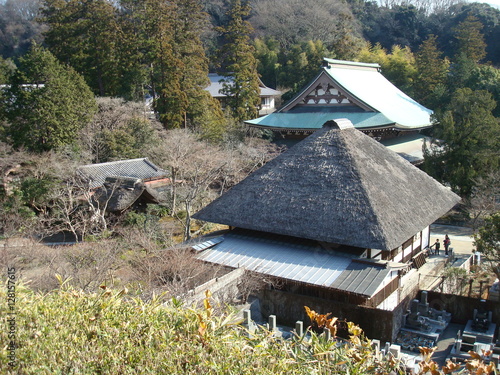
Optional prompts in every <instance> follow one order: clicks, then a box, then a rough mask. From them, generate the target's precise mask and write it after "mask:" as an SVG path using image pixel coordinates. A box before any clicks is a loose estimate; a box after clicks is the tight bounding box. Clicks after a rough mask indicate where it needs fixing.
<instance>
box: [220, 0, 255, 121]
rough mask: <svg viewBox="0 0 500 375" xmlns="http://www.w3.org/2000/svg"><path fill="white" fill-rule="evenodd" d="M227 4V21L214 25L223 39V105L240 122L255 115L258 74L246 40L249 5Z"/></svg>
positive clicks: (248, 27)
mask: <svg viewBox="0 0 500 375" xmlns="http://www.w3.org/2000/svg"><path fill="white" fill-rule="evenodd" d="M230 4H231V5H230V9H229V11H228V12H227V16H228V18H229V22H228V24H227V25H226V26H224V27H220V28H218V30H219V32H220V33H221V37H222V41H223V45H222V47H221V48H220V50H219V61H220V62H221V67H222V68H223V69H224V73H223V74H224V75H225V76H226V77H227V78H226V79H225V81H224V84H223V86H224V88H223V94H225V95H227V105H228V106H229V108H230V109H231V110H232V113H233V116H234V117H235V118H236V119H237V120H238V121H243V120H249V119H251V118H254V117H257V115H258V107H259V105H260V88H259V77H258V73H257V60H256V59H255V56H254V53H255V48H254V46H253V45H252V44H251V42H250V34H251V32H252V26H251V25H250V23H249V22H248V21H247V20H246V18H247V17H248V16H249V15H250V10H251V9H250V5H249V4H248V2H242V1H241V0H231V3H230Z"/></svg>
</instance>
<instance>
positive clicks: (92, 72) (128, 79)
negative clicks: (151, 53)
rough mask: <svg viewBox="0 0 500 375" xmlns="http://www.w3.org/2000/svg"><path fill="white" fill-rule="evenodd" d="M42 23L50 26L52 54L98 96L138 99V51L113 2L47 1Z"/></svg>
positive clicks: (91, 0) (48, 33)
mask: <svg viewBox="0 0 500 375" xmlns="http://www.w3.org/2000/svg"><path fill="white" fill-rule="evenodd" d="M40 20H41V21H42V22H44V23H45V24H47V25H48V30H47V31H46V32H45V42H46V43H47V45H48V46H49V49H50V51H51V52H52V53H53V54H54V55H55V56H56V57H57V58H58V59H59V60H60V61H63V62H65V63H68V64H70V65H71V66H72V67H73V68H74V69H75V70H76V71H78V72H79V73H80V74H82V75H83V76H84V77H85V80H86V81H87V83H88V85H89V86H90V87H91V88H92V89H93V90H94V92H95V93H96V94H98V95H100V96H121V97H124V98H127V99H132V98H137V97H138V94H139V90H138V89H137V85H138V84H139V85H140V84H141V83H142V82H139V83H138V82H137V81H138V80H139V78H138V77H137V75H138V74H139V72H140V69H138V67H137V65H136V63H135V62H136V61H137V60H136V56H135V54H134V52H135V50H134V49H133V48H132V47H131V45H130V39H129V38H128V37H127V36H126V35H125V34H124V30H123V25H122V23H121V20H120V18H119V13H118V9H117V8H115V7H114V6H113V3H112V2H110V1H106V0H83V1H80V0H68V1H61V0H44V3H43V8H42V17H41V19H40ZM124 78H125V79H124Z"/></svg>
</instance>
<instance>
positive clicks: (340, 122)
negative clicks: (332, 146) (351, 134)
mask: <svg viewBox="0 0 500 375" xmlns="http://www.w3.org/2000/svg"><path fill="white" fill-rule="evenodd" d="M323 127H324V128H330V129H339V130H343V129H354V125H353V124H352V122H351V121H350V120H349V119H346V118H337V119H334V120H328V121H327V122H325V123H324V124H323Z"/></svg>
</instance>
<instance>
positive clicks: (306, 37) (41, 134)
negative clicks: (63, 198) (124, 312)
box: [0, 0, 500, 234]
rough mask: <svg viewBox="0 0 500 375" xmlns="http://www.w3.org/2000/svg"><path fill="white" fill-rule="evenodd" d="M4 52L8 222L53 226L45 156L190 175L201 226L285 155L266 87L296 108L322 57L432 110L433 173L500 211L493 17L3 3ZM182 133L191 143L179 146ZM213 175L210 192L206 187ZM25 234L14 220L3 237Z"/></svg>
mask: <svg viewBox="0 0 500 375" xmlns="http://www.w3.org/2000/svg"><path fill="white" fill-rule="evenodd" d="M0 41H1V43H0V54H1V57H0V84H2V85H3V86H2V90H1V91H0V140H1V142H2V150H1V153H2V170H3V171H4V172H3V176H2V178H3V184H2V186H3V189H2V195H1V197H2V202H3V204H2V212H3V216H4V217H5V218H9V217H11V218H12V216H9V215H11V214H12V213H13V212H16V213H17V214H19V213H20V212H21V213H22V212H25V213H26V214H27V215H28V216H30V215H36V216H39V215H41V214H42V213H43V214H49V213H51V214H53V213H54V212H55V209H54V207H52V208H51V209H48V206H47V205H49V204H52V205H53V204H54V198H53V197H48V196H47V194H48V192H52V193H53V192H54V189H53V184H54V183H55V181H59V182H60V179H61V178H60V176H61V175H67V173H61V171H60V170H57V168H55V167H54V164H52V165H50V167H51V168H52V170H50V168H48V165H45V166H44V167H45V168H48V169H47V170H44V171H40V169H42V165H40V164H39V163H38V162H37V161H36V160H37V158H38V159H40V160H42V159H43V158H45V159H46V160H52V158H55V159H57V160H58V163H59V164H60V165H66V168H69V170H74V164H80V165H82V164H85V163H99V162H107V161H112V160H118V159H125V158H134V157H145V156H148V157H150V158H152V159H153V160H154V161H156V162H157V163H159V164H160V166H161V167H163V168H165V169H167V170H170V171H174V172H175V173H177V171H178V170H181V172H182V173H181V172H179V173H181V175H182V176H181V177H182V178H183V179H182V181H183V182H184V183H185V185H186V186H187V185H189V184H191V185H190V186H191V188H192V189H193V190H192V191H196V192H197V194H198V195H200V196H201V198H200V201H199V202H198V203H197V204H195V205H193V204H194V203H193V198H189V199H188V198H186V197H188V196H189V194H187V193H186V195H185V198H186V199H187V200H186V199H184V203H185V207H184V210H183V211H184V215H187V216H188V218H189V213H190V211H191V210H195V209H196V208H197V207H199V206H200V205H202V204H203V202H204V203H205V204H206V202H207V200H209V198H207V196H206V194H205V195H204V194H201V193H200V192H207V191H209V190H211V191H212V192H213V188H214V187H216V188H217V189H219V190H218V191H217V192H216V193H215V194H220V193H221V192H222V191H223V190H224V189H227V188H229V187H230V186H232V184H234V183H235V182H237V181H238V180H239V179H240V178H242V177H244V176H245V175H246V174H247V173H250V172H251V171H253V170H254V169H255V167H256V166H260V165H262V163H264V162H265V161H266V160H268V159H269V158H270V157H272V156H274V155H275V154H276V148H275V147H273V146H272V145H269V144H267V145H265V144H264V143H262V142H261V141H262V139H260V140H259V141H257V140H255V138H254V139H252V140H250V139H251V138H249V137H248V135H249V134H248V133H246V130H245V128H244V127H243V126H242V122H243V121H244V120H246V119H251V118H255V117H256V116H257V109H258V106H259V103H260V98H259V86H258V85H259V79H261V80H262V81H263V82H264V83H265V84H266V85H267V86H269V87H272V88H277V89H279V90H281V91H282V92H283V93H284V94H283V97H282V100H283V101H285V100H287V99H288V98H291V97H292V96H293V95H294V93H296V92H297V90H299V89H301V88H302V87H303V86H304V84H306V83H307V82H308V81H309V80H310V79H311V78H312V77H314V76H315V75H316V74H317V72H318V70H319V67H320V66H321V64H322V59H323V58H324V57H329V58H336V59H342V60H353V61H362V62H370V63H373V62H375V63H379V64H380V66H381V70H382V73H383V74H384V75H385V76H386V77H387V78H388V79H389V80H391V81H392V82H393V83H394V84H395V85H396V86H398V87H399V88H400V89H401V90H403V91H404V92H406V93H407V94H409V95H410V96H412V97H413V98H415V99H416V100H417V101H419V102H420V103H422V104H423V105H425V106H427V107H428V108H431V109H432V110H434V119H435V124H436V125H435V126H434V127H433V128H432V129H429V130H428V135H430V136H431V137H432V139H433V142H432V143H431V144H428V145H426V147H425V150H424V153H425V162H424V164H423V166H422V168H423V169H424V170H425V171H426V172H428V173H429V174H431V175H432V176H433V177H435V178H436V179H438V180H439V181H440V182H442V183H444V184H446V185H448V186H449V187H451V188H452V189H453V190H454V191H455V192H457V193H459V194H460V195H461V196H462V197H463V198H464V202H466V203H467V204H468V205H469V207H470V211H469V214H472V215H473V217H474V218H475V217H479V216H481V215H484V214H485V213H491V212H495V210H496V208H495V207H496V206H497V203H496V202H497V200H495V199H492V197H495V196H497V195H498V186H499V184H498V175H499V172H498V171H499V157H500V155H499V151H498V150H499V149H500V130H499V127H500V125H499V121H498V116H499V115H500V106H498V102H499V101H500V70H499V69H498V66H499V65H500V45H499V44H500V10H498V9H496V8H494V7H491V6H489V5H487V4H483V3H466V2H462V1H455V0H414V1H385V2H381V3H377V2H373V1H364V0H347V1H339V0H334V1H332V0H315V1H313V0H301V1H298V0H250V1H242V0H214V1H206V0H175V1H164V0H114V1H109V0H83V1H82V0H78V1H77V0H5V1H3V2H2V3H1V4H0ZM209 72H218V73H219V74H221V75H223V76H226V77H227V79H226V83H227V84H226V83H225V84H224V91H225V94H227V95H228V101H227V105H226V106H225V108H222V107H221V105H220V103H219V102H218V101H217V100H215V99H214V98H212V97H211V96H210V95H209V94H208V92H207V91H205V90H204V88H205V87H206V86H207V85H208V83H209V80H208V73H209ZM228 82H230V83H228ZM145 100H151V103H152V107H151V110H150V109H145V107H144V101H145ZM179 129H180V130H182V131H183V134H182V135H180V134H181V133H182V132H172V130H179ZM255 135H258V136H263V137H262V138H264V139H265V138H266V137H268V136H269V134H265V133H264V134H252V136H255ZM189 142H192V143H189ZM172 144H174V146H176V148H175V149H177V150H178V151H177V153H175V152H173V151H171V150H173V149H174V147H172ZM254 147H257V148H256V149H255V148H254ZM181 149H182V150H181ZM197 149H199V150H203V152H204V153H206V156H204V157H203V158H198V161H197V162H199V163H201V164H200V168H198V169H196V168H195V169H194V171H193V165H194V163H195V161H194V160H190V161H189V162H187V161H188V160H189V159H190V158H194V155H193V153H189V152H187V151H186V150H197ZM250 150H253V151H250ZM221 153H222V154H223V156H221ZM200 154H201V152H200ZM53 155H57V156H56V157H54V156H53ZM235 155H236V156H235ZM181 160H182V161H183V167H184V170H182V168H181V167H180V166H179V165H180V164H181V162H180V161H181ZM208 160H210V161H212V164H211V165H209V163H208V162H207V161H208ZM228 160H232V163H236V164H234V165H231V166H229V165H228ZM217 162H220V164H218V165H217ZM17 164H20V165H21V166H22V167H21V168H20V169H19V168H15V166H16V165H17ZM222 165H223V166H224V167H222ZM27 166H29V168H28V167H27ZM188 166H189V167H188ZM179 168H180V169H179ZM190 168H191V170H190ZM202 169H203V170H204V171H205V173H206V179H205V180H203V181H205V182H204V183H203V184H202V187H201V188H200V184H199V182H198V183H195V182H194V180H193V179H198V180H197V181H199V175H198V173H199V171H200V170H202ZM223 170H224V173H223V172H222V171H223ZM21 171H22V172H21ZM211 171H212V172H214V171H216V172H217V173H210V172H211ZM13 176H15V178H14V177H13ZM190 176H191V177H190ZM192 176H195V177H192ZM11 179H13V180H12V181H14V182H15V183H12V184H10V185H9V186H8V187H6V186H7V185H8V183H7V182H8V181H10V180H11ZM16 184H17V185H16ZM217 189H216V190H217ZM188 190H189V189H188ZM63 195H64V194H63ZM172 200H173V202H174V203H173V204H172V205H171V207H169V210H170V211H175V210H176V209H177V208H178V205H177V204H176V203H175V202H177V200H176V198H175V197H173V198H172ZM188 201H189V202H188ZM492 202H493V203H492ZM472 207H474V208H473V209H472ZM21 208H22V209H21ZM186 211H187V212H186ZM170 214H171V215H173V214H174V213H173V212H170ZM14 216H15V215H14ZM23 220H25V217H24V216H23V215H17V219H16V220H13V219H5V221H4V224H3V225H4V228H3V232H5V231H6V229H5V225H7V226H12V225H13V223H16V222H23ZM186 233H187V234H189V231H187V232H186Z"/></svg>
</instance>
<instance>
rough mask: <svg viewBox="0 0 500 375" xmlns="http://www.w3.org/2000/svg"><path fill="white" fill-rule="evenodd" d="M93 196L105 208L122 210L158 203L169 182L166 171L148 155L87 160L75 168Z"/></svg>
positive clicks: (112, 210) (116, 211)
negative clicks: (135, 157)
mask: <svg viewBox="0 0 500 375" xmlns="http://www.w3.org/2000/svg"><path fill="white" fill-rule="evenodd" d="M77 172H78V174H79V175H80V176H81V177H82V179H83V180H84V181H86V182H87V183H88V185H89V188H90V189H91V190H92V192H93V197H94V199H95V200H96V201H97V202H98V203H99V205H100V206H101V207H103V208H104V209H105V210H106V211H108V212H114V213H122V212H124V211H125V210H127V209H128V208H130V207H132V206H135V207H138V208H140V207H142V206H145V205H146V204H148V203H153V204H159V203H161V201H162V192H163V191H165V190H167V189H168V188H169V186H170V178H169V177H167V171H165V170H163V169H161V168H159V167H158V166H156V165H155V164H154V163H152V162H151V161H150V160H148V159H147V158H138V159H129V160H118V161H113V162H108V163H99V164H88V165H84V166H81V167H79V168H78V170H77Z"/></svg>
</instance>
